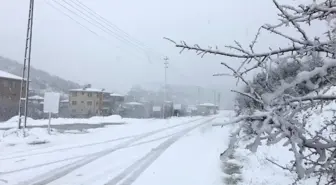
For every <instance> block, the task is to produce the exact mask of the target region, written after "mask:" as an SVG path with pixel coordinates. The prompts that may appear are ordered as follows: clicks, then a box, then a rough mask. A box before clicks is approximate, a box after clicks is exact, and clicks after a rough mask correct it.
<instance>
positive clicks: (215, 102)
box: [213, 90, 217, 105]
mask: <svg viewBox="0 0 336 185" xmlns="http://www.w3.org/2000/svg"><path fill="white" fill-rule="evenodd" d="M213 93H214V105H216V104H217V101H216V90H214V91H213Z"/></svg>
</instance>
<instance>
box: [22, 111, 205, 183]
mask: <svg viewBox="0 0 336 185" xmlns="http://www.w3.org/2000/svg"><path fill="white" fill-rule="evenodd" d="M202 119H206V118H198V119H195V120H191V121H187V122H185V123H182V124H178V125H173V126H170V127H165V128H162V129H158V130H154V131H151V132H147V133H145V134H142V135H140V136H137V137H135V138H133V139H131V140H128V141H125V142H123V143H120V144H118V145H117V146H115V147H113V148H110V149H107V150H103V151H100V152H97V153H94V154H91V155H90V156H88V157H86V158H84V159H81V160H78V161H75V162H73V163H70V164H67V165H65V166H62V167H59V168H56V169H54V170H51V171H49V172H47V173H43V174H41V175H39V176H36V177H34V178H33V179H30V180H27V181H23V182H20V183H18V185H46V184H48V183H50V182H53V181H55V180H57V179H59V178H61V177H63V176H65V175H67V174H69V173H71V172H72V171H74V170H76V169H78V168H80V167H82V166H84V165H86V164H89V163H91V162H93V161H95V160H97V159H99V158H102V157H104V156H106V155H108V154H110V153H112V152H115V151H117V150H119V149H122V148H126V147H127V146H129V145H131V144H132V143H136V142H137V141H139V140H140V139H144V138H146V137H149V136H151V135H154V134H157V133H160V132H163V131H165V130H168V129H172V128H176V127H181V126H184V125H187V124H190V123H193V122H196V121H199V120H202Z"/></svg>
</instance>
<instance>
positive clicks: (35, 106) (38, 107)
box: [28, 95, 44, 119]
mask: <svg viewBox="0 0 336 185" xmlns="http://www.w3.org/2000/svg"><path fill="white" fill-rule="evenodd" d="M28 105H29V109H28V116H29V117H31V118H33V119H41V118H43V116H44V115H43V105H44V97H42V96H39V95H33V96H28Z"/></svg>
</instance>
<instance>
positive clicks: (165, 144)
mask: <svg viewBox="0 0 336 185" xmlns="http://www.w3.org/2000/svg"><path fill="white" fill-rule="evenodd" d="M226 118H227V114H220V115H217V116H213V117H193V118H173V119H170V120H147V122H145V121H142V122H138V123H133V124H126V125H120V126H109V127H106V128H101V129H94V130H90V132H89V133H86V134H81V135H64V134H62V135H61V134H60V135H57V136H54V137H52V138H48V140H50V141H51V142H50V143H48V144H45V145H40V146H30V145H29V146H27V145H26V144H20V143H19V142H16V143H15V146H8V145H6V146H4V145H0V147H1V150H0V184H1V183H4V184H22V185H30V184H34V185H43V184H50V185H59V184H62V185H66V184H73V185H80V184H83V185H84V184H85V185H100V184H107V185H128V184H134V185H151V184H153V185H154V184H155V185H156V184H160V185H164V184H167V185H168V184H169V185H170V184H174V185H178V184H181V185H188V184H192V185H198V184H199V185H204V184H214V185H217V184H218V185H219V184H222V182H221V172H220V168H219V165H220V161H219V157H218V156H219V154H220V152H222V151H223V149H225V146H226V144H227V141H226V139H227V133H228V130H229V129H226V128H223V129H219V128H212V127H211V124H212V123H214V122H218V121H223V119H226ZM0 144H1V142H0ZM7 144H8V143H7Z"/></svg>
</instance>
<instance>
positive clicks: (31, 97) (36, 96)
mask: <svg viewBox="0 0 336 185" xmlns="http://www.w3.org/2000/svg"><path fill="white" fill-rule="evenodd" d="M29 100H44V98H43V97H41V96H38V95H35V96H30V97H29Z"/></svg>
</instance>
